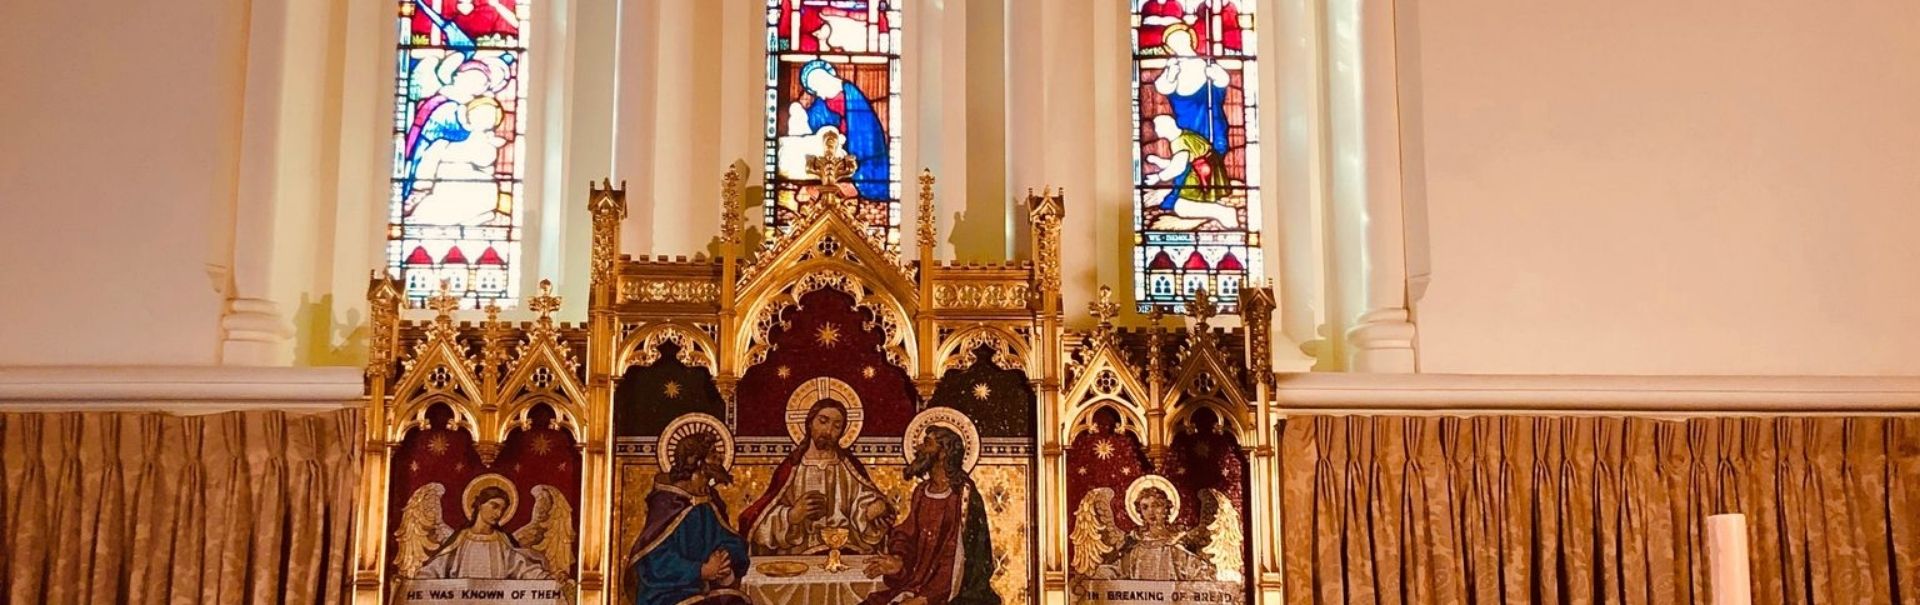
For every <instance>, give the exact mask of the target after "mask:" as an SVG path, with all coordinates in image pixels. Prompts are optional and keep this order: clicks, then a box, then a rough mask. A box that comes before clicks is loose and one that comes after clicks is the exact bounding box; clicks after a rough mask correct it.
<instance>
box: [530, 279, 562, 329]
mask: <svg viewBox="0 0 1920 605" xmlns="http://www.w3.org/2000/svg"><path fill="white" fill-rule="evenodd" d="M527 308H528V309H530V310H532V311H533V312H535V313H539V314H540V320H541V321H551V320H552V319H553V312H555V311H559V310H560V297H558V296H554V295H553V280H548V279H543V280H540V295H539V296H535V297H533V298H530V299H528V300H527Z"/></svg>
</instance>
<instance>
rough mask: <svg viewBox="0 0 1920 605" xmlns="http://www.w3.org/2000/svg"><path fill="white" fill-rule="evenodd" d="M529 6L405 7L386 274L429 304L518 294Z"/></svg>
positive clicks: (498, 0) (480, 1)
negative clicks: (448, 293) (443, 292)
mask: <svg viewBox="0 0 1920 605" xmlns="http://www.w3.org/2000/svg"><path fill="white" fill-rule="evenodd" d="M529 1H530V0H400V3H399V15H398V24H397V28H398V30H399V48H398V49H397V53H396V55H397V56H396V57H395V59H396V60H395V62H394V66H395V78H396V79H397V83H396V86H395V92H394V102H393V141H394V145H393V149H394V154H393V188H392V199H391V200H390V204H389V208H388V213H387V266H388V268H389V269H390V270H392V271H395V272H397V273H398V274H399V276H400V280H401V283H402V284H403V287H404V288H405V289H406V295H407V297H408V298H411V299H413V300H415V301H416V302H417V301H421V300H424V299H425V298H426V297H427V296H429V295H431V294H433V293H435V292H436V291H438V289H439V287H440V282H441V281H442V280H446V281H447V282H448V283H449V284H450V285H451V287H452V289H453V291H454V293H455V294H457V295H459V296H460V297H461V298H462V300H463V304H464V305H465V306H467V307H478V306H480V305H484V304H486V303H488V302H495V303H499V304H501V305H502V306H509V305H511V304H512V303H513V297H514V294H515V293H516V292H518V291H519V284H520V260H521V259H520V241H521V228H522V220H523V219H524V216H525V212H523V208H522V206H523V204H522V200H523V196H522V192H523V183H522V175H523V168H522V166H524V165H525V163H526V143H525V138H526V123H527V120H526V113H525V111H524V110H525V101H526V92H527V79H526V76H527V74H526V64H527V61H526V59H527V39H526V31H527V17H528V4H529Z"/></svg>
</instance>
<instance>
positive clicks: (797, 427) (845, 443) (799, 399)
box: [787, 376, 863, 448]
mask: <svg viewBox="0 0 1920 605" xmlns="http://www.w3.org/2000/svg"><path fill="white" fill-rule="evenodd" d="M822 399H833V400H835V401H839V402H840V403H843V404H846V406H847V431H846V432H845V433H843V434H841V435H840V447H842V448H849V447H853V441H854V440H855V439H859V438H860V419H861V418H862V417H863V414H861V413H860V394H859V393H855V392H853V386H852V385H849V384H847V383H845V382H841V381H840V379H837V378H829V377H826V376H821V377H819V378H815V379H813V380H808V381H806V382H803V383H800V386H799V387H798V388H795V389H794V390H793V395H791V396H789V397H787V436H789V437H792V438H793V442H794V443H795V444H799V443H803V442H805V441H806V439H807V426H806V425H807V411H808V410H811V409H813V404H814V403H816V402H818V401H820V400H822Z"/></svg>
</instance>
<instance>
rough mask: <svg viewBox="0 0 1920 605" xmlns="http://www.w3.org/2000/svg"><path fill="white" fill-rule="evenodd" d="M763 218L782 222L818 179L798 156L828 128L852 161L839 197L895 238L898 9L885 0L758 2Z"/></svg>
mask: <svg viewBox="0 0 1920 605" xmlns="http://www.w3.org/2000/svg"><path fill="white" fill-rule="evenodd" d="M766 23H767V96H766V101H767V127H766V137H767V158H766V162H767V164H766V174H767V186H766V199H765V206H766V213H767V225H768V226H770V227H775V228H785V227H786V226H787V225H789V224H791V222H792V221H793V219H794V217H795V212H796V211H797V210H798V208H799V205H800V204H801V203H803V202H804V201H806V200H807V199H810V198H811V197H812V196H813V193H814V191H813V190H814V189H815V188H816V187H817V186H818V184H819V180H818V179H816V178H814V177H813V176H812V175H811V174H810V173H809V172H808V170H807V163H806V160H807V157H808V156H813V155H819V154H821V153H823V152H824V151H825V143H824V141H823V138H824V135H825V134H826V133H827V132H829V131H833V132H837V133H838V134H839V135H840V136H841V141H842V146H841V148H842V151H843V152H844V153H846V154H847V155H850V156H852V157H853V159H854V161H855V168H854V171H853V174H852V175H850V176H849V177H848V178H847V179H846V186H845V187H843V188H842V189H843V192H842V193H843V195H847V196H857V197H859V198H860V200H861V203H860V204H859V217H860V218H861V219H862V220H863V221H864V222H865V223H866V224H867V225H868V227H869V229H870V230H871V231H872V232H873V233H874V234H875V235H878V236H880V237H881V238H883V239H884V240H885V241H887V242H888V245H889V246H892V247H895V248H897V247H898V246H899V241H900V216H899V215H900V212H899V204H900V170H899V161H900V130H901V121H900V113H901V112H900V108H901V106H900V50H899V47H898V43H899V41H900V11H899V9H898V8H896V7H895V6H894V3H893V2H892V1H891V0H767V19H766Z"/></svg>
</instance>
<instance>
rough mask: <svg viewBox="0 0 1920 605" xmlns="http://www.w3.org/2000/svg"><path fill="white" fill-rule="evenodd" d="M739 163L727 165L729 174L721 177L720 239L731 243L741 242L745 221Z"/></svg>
mask: <svg viewBox="0 0 1920 605" xmlns="http://www.w3.org/2000/svg"><path fill="white" fill-rule="evenodd" d="M742 178H743V177H742V176H741V174H740V167H739V166H738V165H735V166H729V167H727V174H726V176H723V177H721V178H720V241H723V242H726V243H729V244H738V243H740V224H741V223H742V222H743V221H744V217H742V215H741V210H740V181H741V180H742Z"/></svg>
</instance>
